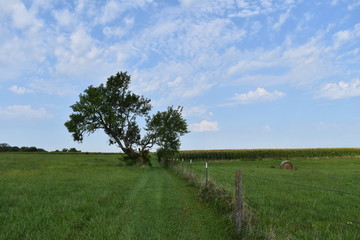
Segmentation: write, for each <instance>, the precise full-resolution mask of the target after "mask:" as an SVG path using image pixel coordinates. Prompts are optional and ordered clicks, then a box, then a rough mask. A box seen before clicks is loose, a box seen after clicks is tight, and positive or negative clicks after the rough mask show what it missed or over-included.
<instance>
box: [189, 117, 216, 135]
mask: <svg viewBox="0 0 360 240" xmlns="http://www.w3.org/2000/svg"><path fill="white" fill-rule="evenodd" d="M189 129H190V131H193V132H214V131H219V126H218V122H210V121H207V120H204V121H201V122H200V123H193V124H190V125H189Z"/></svg>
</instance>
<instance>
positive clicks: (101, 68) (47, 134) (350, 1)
mask: <svg viewBox="0 0 360 240" xmlns="http://www.w3.org/2000/svg"><path fill="white" fill-rule="evenodd" d="M0 5H1V8H0V100H1V101H0V143H8V144H10V145H12V146H36V147H41V148H44V149H46V150H48V151H52V150H56V149H62V148H70V147H76V148H77V149H80V150H82V151H101V152H114V151H119V149H118V148H116V147H115V146H109V145H108V143H107V137H106V135H105V134H103V133H101V132H97V133H95V134H93V135H90V136H88V137H87V138H85V140H84V142H83V143H82V144H78V143H76V142H73V141H72V138H71V134H70V133H68V132H67V130H66V128H65V127H64V122H65V121H67V120H68V116H69V114H70V113H71V109H70V108H69V106H70V105H72V104H74V103H75V102H76V101H77V99H78V95H79V94H80V93H81V92H83V90H84V89H86V88H87V87H88V86H89V85H95V86H97V85H99V84H100V83H104V82H105V81H106V79H107V78H108V77H109V76H111V75H114V74H116V72H118V71H127V72H128V73H129V74H130V75H131V77H132V84H131V89H132V90H133V91H134V92H135V93H137V94H141V95H144V96H145V97H147V98H150V99H152V103H153V105H154V111H157V110H165V109H166V107H167V106H169V105H174V106H178V105H181V106H184V117H185V118H186V119H187V121H188V123H189V128H190V130H191V133H189V134H188V135H186V136H184V137H183V138H182V147H181V148H182V149H229V148H231V149H240V148H308V147H360V111H359V105H360V0H327V1H308V0H278V1H275V0H179V1H175V0H173V1H171V0H162V1H156V0H132V1H126V0H122V1H121V0H119V1H115V0H109V1H105V0H104V1H85V0H78V1H56V0H34V1H26V0H24V1H20V0H13V1H6V0H0Z"/></svg>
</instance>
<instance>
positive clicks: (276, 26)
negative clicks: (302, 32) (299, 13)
mask: <svg viewBox="0 0 360 240" xmlns="http://www.w3.org/2000/svg"><path fill="white" fill-rule="evenodd" d="M290 10H291V9H288V10H287V11H286V12H285V13H283V14H281V15H280V17H279V20H278V21H277V22H276V23H275V24H274V25H273V29H274V30H280V28H281V26H282V25H283V24H284V23H285V22H286V21H287V20H288V18H289V17H290Z"/></svg>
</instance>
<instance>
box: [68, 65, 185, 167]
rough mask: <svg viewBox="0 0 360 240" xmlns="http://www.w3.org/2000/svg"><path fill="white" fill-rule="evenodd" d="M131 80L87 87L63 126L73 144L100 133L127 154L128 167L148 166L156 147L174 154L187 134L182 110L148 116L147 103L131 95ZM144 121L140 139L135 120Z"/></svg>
mask: <svg viewBox="0 0 360 240" xmlns="http://www.w3.org/2000/svg"><path fill="white" fill-rule="evenodd" d="M130 81H131V80H130V76H129V75H127V73H126V72H119V73H117V74H116V75H115V76H111V77H109V78H108V79H107V82H106V85H104V84H100V86H99V87H94V86H92V85H90V86H89V87H88V88H87V89H86V90H85V91H84V93H83V94H80V96H79V101H78V102H76V103H75V104H74V105H72V106H70V107H71V108H72V110H73V113H72V114H71V115H70V120H69V121H67V122H65V126H66V128H67V129H68V131H69V132H70V133H72V136H73V139H74V141H78V142H82V141H83V138H84V134H91V133H94V132H95V131H96V130H98V129H103V130H104V131H105V133H106V134H107V135H108V136H109V144H110V145H111V144H116V145H117V146H118V147H120V148H121V150H122V151H123V152H124V153H125V154H126V157H125V159H124V160H125V162H126V163H127V164H128V165H132V164H139V165H146V164H147V165H149V164H150V162H149V155H148V153H149V151H150V149H151V148H152V147H153V146H154V145H157V146H159V147H160V149H161V150H162V151H165V152H168V153H175V152H177V151H178V150H179V148H180V136H182V135H184V134H186V133H188V129H187V123H186V120H185V119H184V118H183V117H182V115H181V113H182V107H177V108H174V107H172V106H171V107H168V109H167V110H166V111H164V112H157V113H156V114H154V115H150V111H151V108H152V106H151V104H150V100H149V99H146V98H144V97H143V96H139V95H136V94H134V93H132V92H131V91H130V90H129V89H128V88H129V84H130ZM138 117H142V118H144V119H145V123H146V124H145V127H144V130H145V135H144V136H143V137H142V136H141V133H140V131H141V130H140V127H139V124H138V122H137V120H138V119H137V118H138Z"/></svg>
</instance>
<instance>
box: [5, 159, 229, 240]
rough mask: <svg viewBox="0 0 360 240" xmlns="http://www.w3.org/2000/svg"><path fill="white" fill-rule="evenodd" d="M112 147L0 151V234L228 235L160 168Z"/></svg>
mask: <svg viewBox="0 0 360 240" xmlns="http://www.w3.org/2000/svg"><path fill="white" fill-rule="evenodd" d="M118 158H119V156H118V155H114V154H91V153H89V154H50V153H42V154H38V153H37V154H35V153H33V154H26V153H1V154H0V222H1V224H0V239H125V240H126V239H228V238H229V233H228V230H227V228H228V224H227V221H226V220H224V219H223V218H222V216H221V214H219V213H218V212H216V211H214V210H212V208H210V207H209V206H207V205H206V204H204V203H203V202H202V201H200V200H198V199H197V195H196V192H194V190H193V189H192V188H189V186H188V185H187V184H186V183H185V182H183V181H182V180H181V179H179V178H178V177H176V176H174V175H173V174H171V173H169V172H168V171H166V170H165V169H163V168H160V167H153V168H136V167H124V166H121V165H120V164H121V162H120V161H119V159H118Z"/></svg>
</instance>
